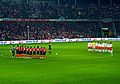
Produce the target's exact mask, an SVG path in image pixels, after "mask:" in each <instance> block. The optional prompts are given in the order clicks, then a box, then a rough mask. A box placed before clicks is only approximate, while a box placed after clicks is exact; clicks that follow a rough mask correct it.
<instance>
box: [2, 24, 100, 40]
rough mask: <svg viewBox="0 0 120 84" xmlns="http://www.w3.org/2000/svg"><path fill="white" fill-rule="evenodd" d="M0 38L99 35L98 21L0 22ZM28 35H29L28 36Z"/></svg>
mask: <svg viewBox="0 0 120 84" xmlns="http://www.w3.org/2000/svg"><path fill="white" fill-rule="evenodd" d="M0 25H1V30H0V40H26V39H28V37H29V39H30V40H33V39H38V40H40V39H55V38H60V39H62V38H82V37H100V35H101V30H100V28H99V26H98V25H99V24H98V22H27V23H25V22H0ZM28 35H29V36H28Z"/></svg>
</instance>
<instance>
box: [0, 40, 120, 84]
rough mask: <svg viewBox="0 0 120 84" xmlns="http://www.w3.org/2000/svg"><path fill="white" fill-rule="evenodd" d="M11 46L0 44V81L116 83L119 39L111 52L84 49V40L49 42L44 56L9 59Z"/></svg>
mask: <svg viewBox="0 0 120 84" xmlns="http://www.w3.org/2000/svg"><path fill="white" fill-rule="evenodd" d="M28 45H29V46H37V45H39V46H45V47H46V48H47V49H48V44H28ZM11 47H12V45H0V55H1V56H0V84H120V42H113V49H114V53H113V55H112V54H109V53H94V52H88V51H87V42H77V43H52V54H51V55H49V54H48V53H47V59H46V60H39V59H12V58H11V53H10V49H11ZM56 53H58V54H57V55H56Z"/></svg>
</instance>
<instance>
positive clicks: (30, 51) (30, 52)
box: [29, 47, 33, 55]
mask: <svg viewBox="0 0 120 84" xmlns="http://www.w3.org/2000/svg"><path fill="white" fill-rule="evenodd" d="M32 51H33V49H32V47H30V49H29V54H30V55H32Z"/></svg>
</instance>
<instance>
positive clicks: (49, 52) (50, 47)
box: [49, 44, 52, 54]
mask: <svg viewBox="0 0 120 84" xmlns="http://www.w3.org/2000/svg"><path fill="white" fill-rule="evenodd" d="M51 50H52V48H51V44H49V54H51Z"/></svg>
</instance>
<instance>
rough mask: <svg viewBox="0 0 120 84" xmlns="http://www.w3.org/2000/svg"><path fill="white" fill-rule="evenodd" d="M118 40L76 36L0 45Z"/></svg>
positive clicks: (5, 42)
mask: <svg viewBox="0 0 120 84" xmlns="http://www.w3.org/2000/svg"><path fill="white" fill-rule="evenodd" d="M101 40H103V41H120V38H76V39H68V38H65V39H52V40H19V41H0V45H6V44H31V43H51V42H85V41H101Z"/></svg>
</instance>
